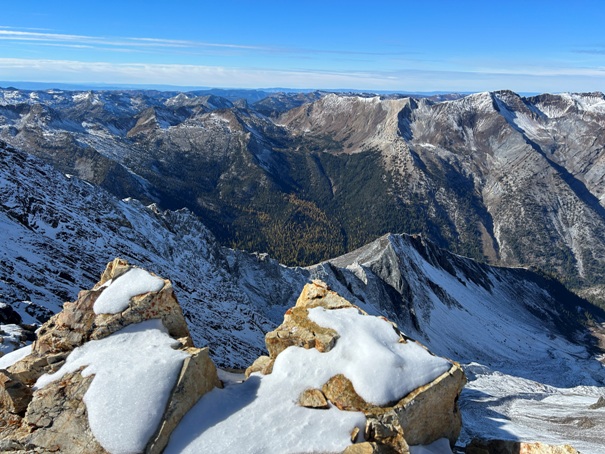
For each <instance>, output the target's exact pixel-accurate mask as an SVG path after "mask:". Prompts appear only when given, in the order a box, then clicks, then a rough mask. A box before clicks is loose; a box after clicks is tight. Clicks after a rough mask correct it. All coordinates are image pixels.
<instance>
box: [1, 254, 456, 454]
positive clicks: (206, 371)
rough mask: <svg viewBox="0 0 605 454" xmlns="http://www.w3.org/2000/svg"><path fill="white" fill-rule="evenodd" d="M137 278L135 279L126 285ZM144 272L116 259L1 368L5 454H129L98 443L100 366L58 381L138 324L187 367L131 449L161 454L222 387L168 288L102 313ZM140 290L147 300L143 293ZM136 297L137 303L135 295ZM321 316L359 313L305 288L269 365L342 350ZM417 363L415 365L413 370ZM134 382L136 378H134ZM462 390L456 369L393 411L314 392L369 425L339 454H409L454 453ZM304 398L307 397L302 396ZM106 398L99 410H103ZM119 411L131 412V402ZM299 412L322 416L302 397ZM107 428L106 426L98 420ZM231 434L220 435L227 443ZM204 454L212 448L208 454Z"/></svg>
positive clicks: (351, 396) (322, 291) (341, 386)
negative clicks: (79, 360)
mask: <svg viewBox="0 0 605 454" xmlns="http://www.w3.org/2000/svg"><path fill="white" fill-rule="evenodd" d="M137 270H138V271H137ZM135 271H136V272H137V274H136V276H137V277H130V276H133V273H135ZM145 273H146V272H144V271H142V270H140V269H138V268H133V267H131V266H129V265H128V264H127V263H126V262H124V261H123V260H120V259H116V260H114V261H113V262H111V263H110V264H109V265H108V266H107V268H106V270H105V271H104V273H103V274H102V276H101V279H100V281H99V282H98V283H97V284H96V285H95V287H94V288H93V289H92V290H88V291H82V292H81V293H80V295H79V297H78V300H77V301H75V302H73V303H66V304H65V307H64V309H63V311H62V312H60V313H59V314H57V315H55V316H53V317H52V318H51V319H50V320H49V321H48V322H47V323H45V324H44V325H43V327H42V328H41V329H40V330H39V332H38V334H37V339H36V340H35V342H34V344H33V345H32V348H31V352H29V354H27V355H26V356H24V357H23V358H21V359H18V360H16V361H14V362H13V363H12V364H7V365H3V368H2V369H0V375H1V379H0V404H1V405H0V412H2V420H3V421H4V422H5V424H4V425H2V427H0V449H1V450H2V452H14V453H22V452H23V453H24V452H40V453H42V452H69V453H82V454H84V453H104V452H126V451H125V449H126V450H127V451H128V452H134V451H132V447H131V448H125V447H124V446H125V445H123V444H120V443H123V442H121V441H118V442H115V443H114V442H113V440H112V442H111V443H107V439H106V438H104V436H103V435H102V433H103V429H102V428H99V427H98V421H97V422H95V420H94V419H93V418H94V417H93V414H94V412H95V411H96V410H95V409H94V406H93V405H94V398H93V397H91V396H92V394H91V393H92V387H93V384H94V382H95V381H96V380H102V377H101V374H102V371H101V369H99V366H98V365H96V366H94V367H95V369H94V370H95V372H93V373H92V374H91V373H88V372H86V367H93V365H92V364H89V363H88V362H85V363H84V364H83V367H80V368H78V369H75V370H74V371H71V372H70V371H69V369H68V370H67V371H65V372H63V373H62V371H64V369H65V368H66V367H67V366H68V365H69V364H70V361H71V360H72V358H73V357H74V356H78V354H79V352H80V351H81V350H82V349H83V348H85V347H86V346H90V345H92V344H93V343H94V342H97V344H95V347H96V348H101V349H102V348H106V347H97V346H98V345H101V344H100V343H99V342H100V341H102V340H103V339H105V340H107V339H110V338H112V337H115V336H116V335H120V333H123V332H124V330H125V328H128V327H129V328H137V327H141V326H143V325H144V326H145V327H144V328H143V330H144V331H148V330H150V329H151V330H152V331H153V328H150V327H151V325H148V324H145V322H149V321H150V320H156V321H159V323H160V324H161V326H162V327H163V328H164V329H165V330H166V334H167V335H169V336H170V337H171V338H172V345H171V348H172V349H174V350H173V351H175V352H182V353H183V358H182V360H181V361H180V362H179V363H178V371H177V372H178V373H177V374H176V376H175V380H174V381H172V382H171V383H170V386H169V388H168V389H169V390H170V392H169V393H168V398H167V399H164V398H163V397H162V396H161V395H159V396H147V397H148V399H151V400H152V401H157V403H156V404H155V405H157V406H159V408H158V410H159V414H161V415H162V416H161V418H160V419H159V421H155V423H157V427H151V428H150V430H147V431H146V433H148V434H151V437H149V436H147V438H144V439H143V443H139V445H138V446H139V447H138V448H135V449H134V450H135V451H136V452H146V453H160V452H163V450H164V448H165V447H166V445H167V444H168V441H169V438H170V436H171V434H172V432H173V431H174V429H175V428H177V426H178V425H179V423H180V421H181V419H182V418H183V417H184V416H185V415H186V413H187V412H188V411H189V410H190V409H192V408H193V407H194V405H195V404H196V402H197V401H198V399H200V398H201V397H202V396H204V395H205V394H206V393H208V392H211V391H212V390H213V389H215V388H220V387H221V386H222V385H221V382H220V380H219V379H218V376H217V372H216V368H215V366H214V364H213V363H212V361H211V359H210V358H209V355H208V349H207V348H205V349H199V348H195V347H194V346H193V341H192V339H191V337H190V336H189V332H188V329H187V326H186V323H185V319H184V317H183V315H182V312H181V310H180V307H179V305H178V302H177V300H176V297H175V296H174V292H173V288H172V285H171V283H170V281H168V280H163V281H160V282H161V284H160V285H158V286H157V287H156V288H157V290H151V291H144V290H147V289H143V288H142V287H141V288H138V287H137V290H128V292H129V293H128V295H127V297H128V300H127V303H126V305H122V306H120V307H119V308H118V309H121V310H119V311H117V312H116V311H114V309H103V310H102V309H101V306H100V305H101V304H102V303H101V301H103V302H104V303H106V302H107V301H108V298H109V299H110V302H111V304H112V305H114V304H116V301H118V300H119V299H120V298H121V296H120V295H121V294H122V293H123V292H124V289H125V288H126V289H128V288H134V287H132V286H135V287H136V284H137V280H138V279H142V275H145ZM145 279H147V278H145ZM155 279H158V278H155ZM124 286H126V287H124ZM116 288H117V290H116ZM142 290H143V291H144V292H143V293H139V292H141V291H142ZM133 293H137V294H135V295H133ZM108 295H109V296H108ZM104 296H105V297H104ZM319 307H321V308H326V309H329V310H337V309H349V310H351V309H353V310H358V309H356V308H355V306H353V305H352V304H350V303H348V302H347V301H346V300H344V299H343V298H341V297H340V296H338V295H337V294H335V293H334V292H332V291H330V290H329V289H328V288H327V286H326V285H325V284H324V283H321V282H319V281H317V282H315V283H313V284H309V285H307V286H306V287H305V288H304V290H303V293H302V294H301V296H300V297H299V299H298V301H297V305H296V306H295V307H294V308H292V309H291V314H294V313H299V312H300V313H301V315H300V318H299V319H298V320H297V322H294V323H293V322H292V320H291V319H290V318H289V313H290V312H289V313H287V314H286V320H285V322H284V324H283V325H282V326H281V327H279V328H278V329H277V330H276V331H275V332H273V333H269V334H268V335H267V345H268V346H269V345H270V346H271V347H269V350H270V352H271V354H272V356H273V358H272V361H273V360H275V359H276V358H277V356H278V355H279V354H280V353H282V352H284V351H285V350H286V349H287V348H288V347H292V346H301V347H304V348H306V349H309V348H311V349H313V348H316V349H319V350H320V351H323V352H327V351H329V350H330V347H335V346H336V344H337V343H338V342H344V339H339V337H340V335H339V333H338V332H337V331H335V330H332V329H330V328H325V329H322V328H321V327H319V326H318V325H315V324H314V322H312V321H311V320H310V319H308V318H306V317H305V316H304V315H303V314H302V312H305V311H307V310H309V309H311V308H319ZM104 311H108V312H104ZM366 317H369V316H367V315H366ZM301 323H302V324H301ZM387 323H388V322H387ZM303 325H306V326H309V325H314V328H313V332H311V331H305V329H304V328H303ZM390 326H391V328H392V329H393V330H395V333H397V336H398V339H399V340H398V342H399V343H400V344H404V345H405V344H408V343H414V341H413V340H411V339H409V338H407V337H405V336H404V335H403V334H402V333H400V332H399V331H398V330H397V328H396V326H395V325H394V324H392V325H390ZM299 328H303V329H302V330H300V329H299ZM322 331H323V332H325V333H329V335H331V339H330V340H329V341H328V343H327V344H326V345H323V344H322V341H320V340H319V339H320V338H321V337H322V334H321V333H322ZM286 332H287V333H289V335H288V336H284V335H283V333H286ZM275 333H277V335H276V334H275ZM271 339H274V340H271ZM322 345H323V347H322ZM132 348H137V347H134V346H133V347H132ZM153 348H158V347H157V346H154V347H153ZM420 349H421V352H423V354H424V355H427V356H428V357H429V358H430V357H431V355H430V354H429V353H426V352H425V350H424V347H422V346H420ZM122 361H123V359H122V358H121V357H120V356H119V355H115V354H112V363H113V365H112V367H115V368H119V367H120V366H119V365H120V363H121V362H122ZM147 361H148V362H150V363H153V364H150V365H149V366H151V369H149V370H147V369H148V367H147V366H146V365H145V359H143V358H141V359H139V360H138V362H136V363H134V364H132V365H131V366H130V367H134V368H135V369H138V368H141V369H144V370H145V374H150V373H151V374H153V373H154V369H156V368H157V369H158V370H157V371H156V372H155V373H158V374H160V375H161V371H160V370H159V368H160V366H159V365H158V364H157V363H155V361H154V360H153V359H151V358H149V359H147ZM358 361H362V359H361V358H360V359H359V360H358ZM420 364H421V363H419V364H416V367H419V366H420ZM383 367H384V370H376V371H374V372H377V373H381V374H387V375H388V374H390V373H392V371H391V370H390V369H389V367H390V366H389V364H388V363H387V364H384V366H383ZM410 372H411V371H409V372H408V373H410ZM134 373H135V375H134V376H135V377H136V371H134ZM52 374H59V379H54V378H53V375H52ZM132 374H133V371H132V370H131V371H129V376H130V375H132ZM113 380H119V381H128V380H133V378H129V377H125V376H124V375H121V374H117V375H115V376H114V378H113ZM464 382H465V377H464V374H463V372H462V370H461V368H460V366H459V365H458V364H457V363H446V367H445V372H444V373H440V374H438V376H437V377H436V378H435V379H433V380H431V381H430V382H429V383H426V384H422V386H420V387H419V388H417V389H414V390H413V391H412V392H410V393H405V395H404V396H402V397H403V398H401V399H397V402H393V404H392V405H388V406H384V405H383V406H376V405H374V404H371V403H368V402H366V401H364V400H363V398H361V397H360V396H359V395H358V394H357V393H356V391H355V388H354V387H353V383H352V382H351V381H349V380H348V378H347V377H346V376H344V375H337V376H334V377H332V378H331V379H330V380H328V381H327V382H326V384H325V385H324V386H323V388H322V390H315V391H316V393H317V397H318V398H320V399H323V401H324V404H323V407H324V408H328V407H332V406H336V407H338V408H339V409H341V410H346V411H351V412H358V411H362V412H363V414H364V415H365V418H366V420H367V422H366V427H365V433H364V434H360V433H359V431H358V430H356V431H355V430H354V431H353V434H352V436H351V441H352V442H356V441H359V443H358V444H355V445H352V446H354V448H353V450H351V449H346V450H345V451H344V452H347V453H349V452H357V451H356V450H357V449H366V447H367V448H370V449H373V450H375V452H400V453H406V452H409V450H408V444H429V443H432V442H434V441H436V440H439V439H444V438H445V439H449V442H450V443H451V444H452V445H453V444H454V443H455V441H456V439H457V437H458V434H459V432H460V425H461V419H460V413H459V410H458V407H457V401H458V397H459V394H460V390H461V388H462V386H463V385H464ZM109 384H110V388H112V387H115V386H120V385H121V383H118V382H113V383H111V382H110V383H109ZM130 386H133V387H140V386H145V385H144V383H141V382H140V381H133V382H132V383H130ZM105 387H107V383H106V384H105ZM307 391H311V390H307ZM307 391H305V392H304V393H303V395H308V394H309V392H307ZM104 392H105V393H106V394H107V393H108V392H110V393H114V392H116V389H113V390H112V391H108V390H107V389H106V390H105V391H104ZM107 398H110V397H109V396H106V397H105V399H107ZM105 399H104V402H103V405H108V402H106V401H105ZM137 402H138V401H137ZM138 403H139V404H141V402H138ZM110 405H113V404H110ZM118 405H124V406H128V403H127V399H125V401H124V402H120V403H119V404H118ZM300 405H302V406H304V407H307V408H309V407H313V408H318V406H317V405H315V404H311V403H309V399H308V398H305V397H303V396H302V395H301V400H300ZM114 407H115V405H114ZM125 411H126V412H128V417H130V418H133V419H137V418H138V416H137V415H136V414H131V413H130V411H131V410H129V409H126V410H125ZM316 411H320V410H316ZM146 415H147V416H148V419H149V424H154V418H153V417H152V416H150V415H149V414H148V413H146ZM112 416H113V417H114V418H116V419H119V418H120V411H116V410H115V409H114V410H113V414H112ZM145 419H147V418H145ZM103 424H107V422H106V421H104V422H103ZM120 427H121V430H124V431H128V430H132V429H131V427H129V426H128V425H124V424H123V423H122V425H121V426H120ZM351 429H354V427H352V428H351ZM229 433H231V432H229ZM229 433H228V434H227V435H225V434H223V436H227V437H229V436H230V435H229ZM99 434H101V435H99ZM126 435H127V434H126ZM123 437H124V434H123V433H122V434H116V433H115V432H112V438H117V439H118V440H120V439H121V438H123ZM351 441H349V443H351ZM213 447H214V446H213ZM207 448H209V446H206V447H205V448H204V450H206V449H207ZM169 449H170V448H169ZM218 449H220V448H218Z"/></svg>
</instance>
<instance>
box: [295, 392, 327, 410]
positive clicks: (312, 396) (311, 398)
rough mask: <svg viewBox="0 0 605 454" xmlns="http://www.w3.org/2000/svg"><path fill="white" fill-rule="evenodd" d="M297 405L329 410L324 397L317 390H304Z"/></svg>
mask: <svg viewBox="0 0 605 454" xmlns="http://www.w3.org/2000/svg"><path fill="white" fill-rule="evenodd" d="M298 405H300V406H301V407H307V408H321V409H326V408H330V405H329V404H328V401H327V400H326V396H324V393H322V392H321V390H319V389H305V390H304V391H303V392H302V393H301V394H300V396H299V398H298Z"/></svg>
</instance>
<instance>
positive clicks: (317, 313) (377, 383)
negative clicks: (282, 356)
mask: <svg viewBox="0 0 605 454" xmlns="http://www.w3.org/2000/svg"><path fill="white" fill-rule="evenodd" d="M309 319H310V320H311V321H313V322H315V323H317V324H318V325H320V326H323V327H326V328H332V329H333V330H335V331H336V332H338V333H339V334H340V339H339V340H338V342H337V343H336V346H335V347H334V348H333V349H332V350H331V351H330V352H328V353H327V354H326V356H329V357H330V358H329V359H328V360H327V361H326V362H328V363H329V364H325V365H323V366H322V368H324V369H328V370H330V371H331V372H332V375H331V376H333V375H336V374H339V373H341V374H343V375H344V376H346V377H347V378H348V379H349V380H351V383H353V386H354V388H355V391H357V394H359V395H360V396H361V397H362V398H363V399H364V400H365V401H366V402H371V403H373V404H375V405H386V404H389V403H391V402H395V401H397V400H399V399H401V398H402V397H404V396H405V395H407V394H408V393H410V392H411V391H413V390H415V389H416V388H418V387H420V386H422V385H426V384H427V383H430V382H431V381H433V380H434V379H435V378H437V377H439V376H440V375H441V374H443V373H445V372H447V371H448V370H449V369H450V368H451V363H450V362H449V361H447V360H446V359H444V358H440V357H438V356H434V355H432V354H431V353H429V352H428V351H427V350H426V349H425V348H424V347H422V346H421V345H419V344H417V343H416V342H414V341H411V340H410V341H408V342H407V343H405V344H403V343H399V335H398V334H397V333H396V332H395V329H394V328H393V326H392V325H391V324H390V323H389V322H387V321H386V320H383V319H381V318H378V317H369V316H365V315H362V314H360V313H359V312H358V311H357V309H353V308H351V309H339V310H326V309H324V308H322V307H317V308H313V309H311V310H309ZM278 359H279V358H278ZM377 370H382V371H385V372H384V373H381V374H377V373H376V371H377Z"/></svg>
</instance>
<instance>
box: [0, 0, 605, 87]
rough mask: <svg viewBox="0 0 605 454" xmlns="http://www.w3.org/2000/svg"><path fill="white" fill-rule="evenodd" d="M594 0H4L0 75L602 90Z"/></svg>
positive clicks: (600, 10)
mask: <svg viewBox="0 0 605 454" xmlns="http://www.w3.org/2000/svg"><path fill="white" fill-rule="evenodd" d="M604 24H605V2H603V1H582V0H576V1H575V2H571V1H565V2H563V1H542V0H534V1H532V0H525V1H516V0H514V1H506V2H493V1H489V0H484V1H462V0H461V1H429V0H426V1H423V2H419V1H406V0H400V1H380V0H375V1H372V2H369V1H368V2H358V1H348V2H340V1H338V2H337V1H329V0H324V1H315V0H308V1H304V2H303V1H293V0H291V1H263V0H257V1H249V2H244V1H231V0H222V1H221V0H217V1H211V2H208V1H178V0H173V1H172V2H166V1H164V2H159V1H154V0H150V1H145V2H142V1H127V0H122V1H113V0H109V1H103V2H90V1H86V0H80V1H77V2H76V1H71V0H67V1H60V2H48V1H47V0H46V1H39V0H28V1H20V2H14V1H11V2H3V5H2V15H1V16H0V80H5V81H36V82H62V83H89V84H92V83H108V84H162V85H180V86H211V87H242V88H263V87H291V88H323V89H330V88H352V89H365V90H398V91H425V92H426V91H483V90H498V89H512V90H515V91H518V92H561V91H596V90H598V91H605V33H603V29H604Z"/></svg>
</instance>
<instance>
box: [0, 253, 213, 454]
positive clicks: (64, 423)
mask: <svg viewBox="0 0 605 454" xmlns="http://www.w3.org/2000/svg"><path fill="white" fill-rule="evenodd" d="M131 269H133V267H131V266H129V265H128V264H127V263H126V262H125V261H123V260H120V259H116V260H114V261H113V262H111V263H109V265H108V266H107V269H106V270H105V272H104V273H103V275H102V276H101V280H100V281H99V283H98V284H97V285H96V286H95V287H94V288H93V289H92V290H87V291H82V292H80V295H79V297H78V300H77V301H75V302H73V303H65V307H64V310H63V311H62V312H60V313H59V314H57V315H55V316H53V317H52V318H51V319H50V320H49V321H48V322H47V323H46V324H45V325H43V327H42V328H41V329H40V330H39V332H38V338H37V339H36V341H35V342H34V344H33V346H32V351H31V353H30V354H29V355H28V356H26V357H25V358H23V359H21V360H19V361H17V362H16V363H14V364H13V365H11V366H9V367H8V368H7V369H6V370H2V371H0V405H1V407H0V417H1V419H2V421H4V424H3V425H2V426H0V451H2V452H5V451H16V452H69V453H101V452H106V450H105V449H104V448H103V446H101V444H100V443H99V442H98V441H97V440H96V439H95V437H94V435H93V432H92V430H91V428H90V426H89V421H88V413H87V407H86V405H85V403H84V401H83V400H82V399H83V396H84V395H85V394H86V391H87V390H88V388H89V386H90V383H91V382H92V381H93V380H94V375H93V376H91V375H88V376H86V377H83V376H82V375H81V371H76V372H72V373H68V374H67V375H64V376H63V378H62V379H60V380H57V381H54V382H51V383H49V384H47V385H46V386H43V387H40V388H36V387H34V384H35V383H36V381H37V380H38V379H39V378H40V377H41V376H42V375H44V374H48V373H52V372H55V371H57V370H59V369H60V368H61V366H62V365H63V364H64V363H65V360H66V358H67V357H68V355H69V354H70V353H71V352H72V351H73V350H74V349H75V348H77V347H80V346H82V345H84V344H85V343H86V342H88V341H92V340H99V339H102V338H106V337H108V336H110V335H111V334H113V333H116V332H117V331H119V330H121V329H122V328H124V327H126V326H128V325H134V324H138V323H140V322H142V321H145V320H151V319H159V320H161V322H162V324H163V325H164V327H165V328H166V330H167V331H168V334H169V335H170V336H171V337H173V338H174V339H175V342H176V343H177V344H178V346H179V347H178V348H179V349H180V350H182V351H184V352H185V353H186V354H187V355H188V356H187V357H186V358H185V360H184V361H183V364H182V366H181V371H180V374H179V375H178V378H177V380H176V384H175V386H174V387H173V390H172V392H171V394H170V396H169V398H168V404H167V405H166V408H165V409H164V410H163V414H164V416H163V417H162V420H161V422H160V424H159V426H158V428H157V429H156V430H155V434H154V435H153V436H152V437H151V439H150V440H149V442H148V443H147V448H146V449H145V452H149V453H159V452H161V451H162V450H163V448H164V447H165V446H166V443H167V442H168V438H169V437H170V434H171V432H172V430H173V429H174V428H175V427H176V425H177V424H178V422H179V421H180V419H181V418H182V417H183V415H184V414H185V413H186V412H187V411H188V410H189V409H190V408H191V407H192V406H193V405H194V404H195V402H197V400H198V399H199V398H200V397H201V396H202V395H203V394H205V393H206V392H208V391H210V390H211V389H213V388H214V387H216V386H221V384H220V381H219V379H218V376H217V373H216V368H215V366H214V364H213V363H212V360H211V359H210V357H209V355H208V349H207V348H205V349H198V348H195V347H193V342H192V340H191V337H190V336H189V331H188V329H187V325H186V323H185V319H184V317H183V314H182V311H181V308H180V307H179V305H178V302H177V300H176V297H175V295H174V293H173V289H172V284H171V283H170V282H169V281H167V280H165V281H163V285H162V286H161V288H160V289H159V290H157V291H153V292H145V293H143V294H139V295H135V296H132V297H131V298H129V302H128V306H127V307H126V308H125V309H124V310H122V311H120V312H118V313H115V314H106V313H100V314H96V313H95V310H94V304H95V301H96V300H97V298H99V296H100V295H101V294H102V293H103V291H105V290H106V289H107V288H108V285H109V284H111V283H112V282H115V280H116V279H117V278H118V277H120V276H122V275H124V274H125V273H127V272H128V271H130V270H131ZM177 341H178V342H177Z"/></svg>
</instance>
